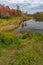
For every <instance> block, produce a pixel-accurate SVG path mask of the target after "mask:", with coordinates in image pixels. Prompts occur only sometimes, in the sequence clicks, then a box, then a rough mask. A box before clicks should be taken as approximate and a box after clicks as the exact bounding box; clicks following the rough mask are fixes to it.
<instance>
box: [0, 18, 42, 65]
mask: <svg viewBox="0 0 43 65" xmlns="http://www.w3.org/2000/svg"><path fill="white" fill-rule="evenodd" d="M27 18H28V20H29V19H31V18H32V17H31V18H30V17H24V18H23V17H12V18H11V19H8V20H6V19H0V65H43V35H42V34H40V33H38V32H36V33H33V34H29V33H24V34H17V32H16V31H15V28H17V27H18V26H19V23H21V22H22V21H24V20H27ZM12 29H14V30H13V31H10V30H12Z"/></svg>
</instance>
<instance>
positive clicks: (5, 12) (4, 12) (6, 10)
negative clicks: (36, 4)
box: [0, 4, 22, 16]
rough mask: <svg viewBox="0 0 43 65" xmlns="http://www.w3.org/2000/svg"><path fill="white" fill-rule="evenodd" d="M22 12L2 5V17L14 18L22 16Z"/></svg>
mask: <svg viewBox="0 0 43 65" xmlns="http://www.w3.org/2000/svg"><path fill="white" fill-rule="evenodd" d="M21 14H22V12H21V11H20V10H17V9H10V7H9V6H2V5H1V4H0V15H2V16H3V15H13V16H17V15H21Z"/></svg>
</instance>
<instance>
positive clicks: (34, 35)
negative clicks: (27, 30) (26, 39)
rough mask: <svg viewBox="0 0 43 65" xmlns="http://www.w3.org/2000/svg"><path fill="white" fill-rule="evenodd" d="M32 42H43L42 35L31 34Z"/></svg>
mask: <svg viewBox="0 0 43 65" xmlns="http://www.w3.org/2000/svg"><path fill="white" fill-rule="evenodd" d="M32 40H33V41H36V42H37V41H43V35H42V34H40V33H38V32H35V33H33V35H32Z"/></svg>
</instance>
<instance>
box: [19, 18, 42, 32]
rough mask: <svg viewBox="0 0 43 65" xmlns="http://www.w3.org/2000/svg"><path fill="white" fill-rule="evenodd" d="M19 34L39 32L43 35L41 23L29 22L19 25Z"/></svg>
mask: <svg viewBox="0 0 43 65" xmlns="http://www.w3.org/2000/svg"><path fill="white" fill-rule="evenodd" d="M18 31H19V32H40V33H43V22H39V21H35V20H33V19H32V20H29V21H25V22H24V23H21V24H20V27H19V28H18Z"/></svg>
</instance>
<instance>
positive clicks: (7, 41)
mask: <svg viewBox="0 0 43 65" xmlns="http://www.w3.org/2000/svg"><path fill="white" fill-rule="evenodd" d="M20 43H21V42H20V39H19V38H18V37H16V36H7V35H5V34H0V44H1V45H6V46H11V47H15V46H19V45H20Z"/></svg>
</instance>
